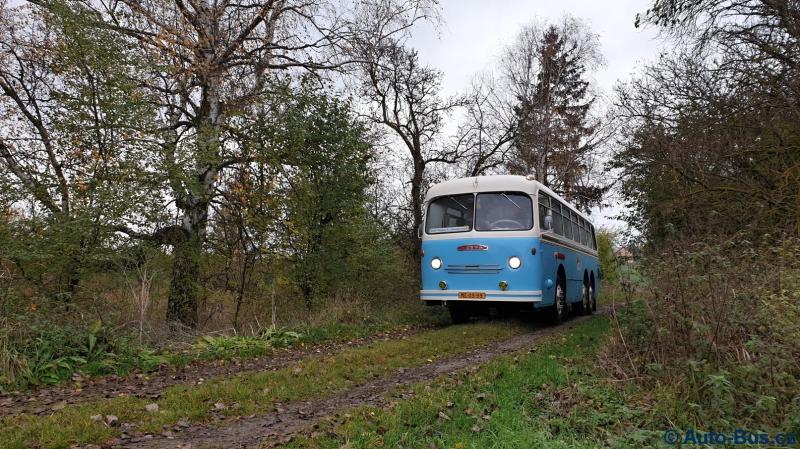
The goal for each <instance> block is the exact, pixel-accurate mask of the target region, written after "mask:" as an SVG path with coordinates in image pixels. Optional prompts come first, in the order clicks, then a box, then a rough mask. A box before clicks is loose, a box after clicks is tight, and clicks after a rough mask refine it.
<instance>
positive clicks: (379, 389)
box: [114, 317, 589, 449]
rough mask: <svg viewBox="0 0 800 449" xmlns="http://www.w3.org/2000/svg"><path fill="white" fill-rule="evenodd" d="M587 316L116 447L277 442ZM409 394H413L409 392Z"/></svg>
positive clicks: (522, 345)
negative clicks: (254, 412)
mask: <svg viewBox="0 0 800 449" xmlns="http://www.w3.org/2000/svg"><path fill="white" fill-rule="evenodd" d="M588 318H589V317H580V318H575V319H573V320H571V321H569V322H567V323H565V324H562V325H561V326H557V327H544V326H536V327H533V328H532V331H531V332H529V333H526V334H524V335H519V336H516V337H513V338H510V339H507V340H504V341H500V342H496V343H492V344H489V345H486V346H484V347H481V348H479V349H476V350H473V351H470V352H468V353H466V354H461V355H459V356H456V357H451V358H446V359H442V360H437V361H435V362H433V363H429V364H427V365H423V366H420V367H416V368H410V369H405V370H401V371H399V372H397V373H396V374H394V375H391V376H389V377H384V378H381V379H377V380H374V381H370V382H368V383H365V384H362V385H359V386H356V387H354V388H351V389H350V390H348V391H345V392H343V393H340V394H337V395H335V396H331V397H325V398H319V399H315V400H311V401H302V402H293V403H288V404H275V410H274V411H273V412H272V413H269V414H267V415H262V416H253V417H235V418H227V419H220V420H219V421H217V422H215V423H213V424H210V425H185V426H176V427H175V428H173V430H172V431H169V432H165V433H164V434H161V435H144V436H140V437H137V438H121V439H119V440H117V441H115V442H114V447H124V448H184V449H189V448H198V449H199V448H206V447H224V448H256V447H265V446H266V447H270V446H279V445H281V444H284V443H286V442H288V441H289V440H291V439H292V438H293V437H295V436H297V435H299V434H301V433H303V432H306V431H308V430H310V428H311V427H312V426H313V424H314V423H315V422H317V421H319V420H320V419H322V418H324V417H326V416H330V415H332V414H334V413H335V412H339V411H342V410H346V409H349V408H354V407H359V406H384V405H387V404H388V403H389V402H390V401H392V400H396V399H393V398H391V397H389V396H388V395H387V393H389V392H391V391H396V389H397V388H398V387H403V386H410V385H412V384H417V383H421V382H422V383H424V382H428V381H432V380H433V379H434V378H436V377H437V376H440V375H443V374H448V373H455V372H458V371H461V370H464V369H467V368H472V367H476V366H479V365H482V364H485V363H487V362H489V361H491V360H492V359H495V358H497V357H499V356H501V355H504V354H509V353H512V352H516V351H519V350H522V349H524V348H526V347H530V346H532V345H533V344H534V343H535V342H536V341H537V340H538V339H539V338H541V337H543V336H545V335H549V334H552V333H555V332H560V331H563V330H567V329H570V328H572V327H574V326H575V325H577V324H579V323H581V322H582V321H585V320H586V319H588ZM406 394H410V393H406Z"/></svg>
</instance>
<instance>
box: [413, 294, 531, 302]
mask: <svg viewBox="0 0 800 449" xmlns="http://www.w3.org/2000/svg"><path fill="white" fill-rule="evenodd" d="M419 299H420V301H445V302H452V301H472V302H482V301H483V302H485V301H493V302H542V297H541V296H488V295H487V296H486V298H484V299H466V298H458V297H455V296H454V297H447V296H420V298H419Z"/></svg>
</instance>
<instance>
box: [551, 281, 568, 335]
mask: <svg viewBox="0 0 800 449" xmlns="http://www.w3.org/2000/svg"><path fill="white" fill-rule="evenodd" d="M564 284H565V282H564V278H562V277H561V276H559V277H558V282H556V289H555V294H554V296H555V298H554V301H553V305H552V306H550V310H549V321H550V324H552V325H554V326H557V325H559V324H561V323H563V322H564V321H565V320H566V319H567V291H566V289H565V288H564Z"/></svg>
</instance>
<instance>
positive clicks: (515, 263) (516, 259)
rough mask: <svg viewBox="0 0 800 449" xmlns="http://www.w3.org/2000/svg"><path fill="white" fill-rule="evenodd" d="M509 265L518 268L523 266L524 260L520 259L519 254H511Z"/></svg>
mask: <svg viewBox="0 0 800 449" xmlns="http://www.w3.org/2000/svg"><path fill="white" fill-rule="evenodd" d="M508 266H509V267H511V268H513V269H515V270H516V269H517V268H519V267H521V266H522V260H520V258H519V257H517V256H511V257H510V258H509V259H508Z"/></svg>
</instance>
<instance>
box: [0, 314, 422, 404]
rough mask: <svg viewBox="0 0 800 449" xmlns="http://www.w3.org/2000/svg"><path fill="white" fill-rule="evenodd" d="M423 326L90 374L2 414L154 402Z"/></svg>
mask: <svg viewBox="0 0 800 449" xmlns="http://www.w3.org/2000/svg"><path fill="white" fill-rule="evenodd" d="M422 330H424V329H422V328H402V329H396V330H391V331H386V332H380V333H377V334H375V335H371V336H368V337H362V338H356V339H352V340H349V341H343V342H331V343H322V344H318V345H311V346H306V347H289V348H281V349H276V350H275V352H274V353H272V354H267V355H264V356H261V357H256V358H236V359H228V360H215V361H198V362H194V363H191V364H189V365H185V366H181V367H163V368H162V369H161V370H159V371H155V372H151V373H148V374H142V373H135V374H130V375H128V376H103V377H98V378H86V379H83V380H82V381H81V385H80V386H78V385H76V384H73V385H71V386H60V387H52V388H45V389H40V390H37V391H34V392H32V393H27V394H2V395H0V418H2V417H4V416H9V415H19V414H35V415H48V414H51V413H53V412H54V411H57V410H60V409H62V408H64V407H65V406H67V405H75V404H81V403H85V402H90V401H93V400H98V399H105V398H115V397H119V396H132V397H140V398H150V399H154V400H155V399H158V398H159V397H160V396H161V393H162V392H163V391H164V390H165V389H166V388H168V387H171V386H174V385H185V384H192V383H197V382H204V381H205V380H208V379H211V378H213V377H219V376H230V375H233V374H238V373H243V372H247V371H272V370H277V369H281V368H285V367H287V366H289V365H293V364H295V363H297V362H299V361H300V360H303V359H306V358H309V357H319V356H324V355H328V354H332V353H334V352H338V351H340V350H342V349H344V348H348V347H354V346H361V345H365V344H369V343H372V342H375V341H384V340H395V339H398V338H406V337H409V336H411V335H414V334H416V333H418V332H420V331H422Z"/></svg>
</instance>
